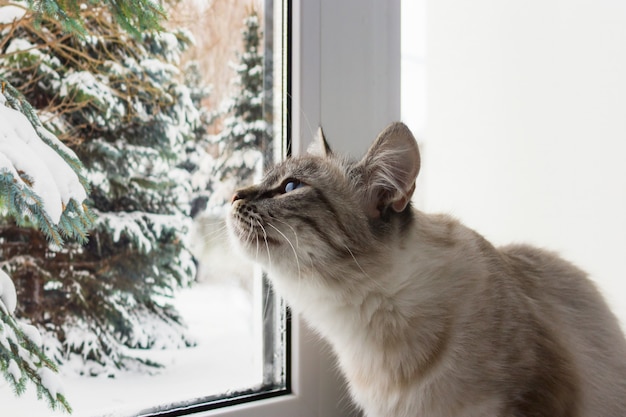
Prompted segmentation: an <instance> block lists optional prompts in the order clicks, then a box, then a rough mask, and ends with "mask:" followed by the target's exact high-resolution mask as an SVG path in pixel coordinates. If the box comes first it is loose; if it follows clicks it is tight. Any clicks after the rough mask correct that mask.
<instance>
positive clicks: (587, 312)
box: [228, 123, 626, 417]
mask: <svg viewBox="0 0 626 417" xmlns="http://www.w3.org/2000/svg"><path fill="white" fill-rule="evenodd" d="M318 149H321V150H322V152H321V153H319V154H318V155H311V156H307V157H304V158H300V159H293V160H288V161H286V162H285V163H283V164H280V165H279V166H277V167H276V168H275V169H274V170H272V171H271V172H270V173H268V175H267V176H266V178H265V180H264V181H263V182H262V183H261V184H260V185H258V186H255V187H251V188H248V189H245V190H240V191H239V192H238V193H237V194H236V195H235V197H234V198H233V210H232V213H231V216H230V217H229V219H228V223H229V228H230V231H231V235H232V237H233V241H234V242H235V243H236V246H237V247H238V248H239V249H240V250H241V251H242V253H243V254H244V255H245V256H247V257H249V258H251V259H253V260H255V261H257V262H260V263H261V264H263V265H264V267H265V268H266V269H267V270H268V273H269V276H270V278H271V280H272V282H273V284H274V286H275V288H276V290H277V291H278V293H279V294H281V295H283V296H284V297H285V299H286V300H287V301H288V303H289V304H290V305H291V306H292V308H293V309H294V310H295V311H297V312H299V313H301V314H302V315H303V316H304V317H305V318H306V320H308V321H309V322H310V324H311V325H312V326H313V327H314V328H315V329H317V330H318V331H319V333H320V334H321V335H322V336H323V337H324V338H326V339H327V340H328V341H329V342H330V343H331V345H332V346H333V348H334V350H335V352H336V354H337V358H338V361H339V365H340V367H341V369H342V371H343V372H344V373H345V375H346V377H347V380H348V382H349V385H350V391H351V394H352V397H353V399H354V401H355V403H356V404H358V405H359V406H360V407H361V408H362V409H363V410H364V411H365V414H366V415H367V416H368V417H461V416H462V417H505V416H519V417H522V416H524V417H531V416H537V417H539V416H545V417H548V416H550V417H556V416H563V417H565V416H567V417H618V416H625V415H626V342H625V341H624V336H623V334H622V332H621V330H620V327H619V324H618V323H617V320H616V318H615V317H614V316H613V315H612V313H611V312H610V311H609V309H608V307H607V306H606V303H605V302H604V301H603V299H602V297H601V296H600V294H599V292H598V291H597V290H596V289H595V287H594V285H593V284H592V283H591V282H590V281H589V280H588V279H587V277H586V274H585V273H584V272H582V271H581V270H579V269H578V268H576V267H574V266H573V265H571V264H570V263H568V262H566V261H564V260H562V259H560V258H559V257H557V256H556V255H554V254H552V253H549V252H546V251H542V250H538V249H535V248H532V247H527V246H509V247H504V248H495V247H493V246H492V245H491V244H490V243H489V242H487V241H486V240H485V239H484V238H483V237H482V236H480V235H479V234H477V233H476V232H474V231H473V230H470V229H468V228H466V227H464V226H463V225H461V224H460V223H459V222H457V221H456V220H454V219H452V218H450V217H448V216H444V215H427V214H424V213H421V212H419V211H417V210H415V209H414V208H412V207H411V206H410V204H409V203H408V201H409V200H410V196H411V194H412V193H413V190H414V187H415V177H416V175H417V173H418V171H419V163H420V159H419V152H418V150H417V146H416V145H415V140H414V138H413V136H412V135H411V133H410V132H409V130H408V129H407V128H406V127H405V126H404V125H402V124H399V123H396V124H393V125H391V126H390V127H389V128H387V129H386V130H385V131H383V132H382V133H381V135H380V136H379V138H378V139H377V141H376V142H375V143H374V145H372V148H371V149H370V151H369V152H368V154H367V155H366V156H365V157H364V158H363V159H362V160H361V161H359V162H350V161H347V160H345V159H342V158H338V157H336V156H334V155H332V154H330V153H329V151H328V147H327V146H321V147H318ZM290 180H297V181H298V184H299V186H298V188H296V189H294V190H293V191H289V192H286V191H285V184H286V183H287V182H289V181H290Z"/></svg>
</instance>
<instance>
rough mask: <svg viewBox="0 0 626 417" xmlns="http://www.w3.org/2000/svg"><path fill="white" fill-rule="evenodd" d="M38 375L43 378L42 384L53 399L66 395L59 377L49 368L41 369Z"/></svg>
mask: <svg viewBox="0 0 626 417" xmlns="http://www.w3.org/2000/svg"><path fill="white" fill-rule="evenodd" d="M37 373H38V374H39V377H40V378H41V384H42V385H43V386H44V387H46V389H47V390H48V392H50V395H51V396H52V397H53V398H56V396H57V394H61V395H65V392H64V390H63V385H62V384H61V379H60V378H59V375H57V374H55V373H54V372H53V371H52V370H51V369H49V368H39V370H38V371H37Z"/></svg>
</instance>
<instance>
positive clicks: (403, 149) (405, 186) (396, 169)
mask: <svg viewBox="0 0 626 417" xmlns="http://www.w3.org/2000/svg"><path fill="white" fill-rule="evenodd" d="M359 165H361V166H362V169H363V175H364V181H365V185H366V187H367V193H366V196H365V204H366V209H367V212H368V214H369V215H370V216H371V217H378V216H380V214H381V212H382V211H383V210H384V209H386V208H389V207H390V208H392V209H393V210H394V211H397V212H401V211H403V210H404V209H405V208H406V206H407V205H408V204H409V201H410V200H411V197H412V196H413V192H414V191H415V179H416V177H417V174H418V173H419V170H420V153H419V149H418V147H417V142H416V141H415V138H414V137H413V134H412V133H411V131H410V130H409V128H408V127H407V126H406V125H405V124H404V123H400V122H396V123H392V124H391V125H389V126H387V127H386V128H385V129H384V130H383V131H382V132H381V133H380V134H379V135H378V138H376V141H374V143H373V144H372V146H371V147H370V148H369V150H368V151H367V154H366V155H365V156H364V157H363V159H362V160H361V162H359Z"/></svg>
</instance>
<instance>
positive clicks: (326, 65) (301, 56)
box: [193, 0, 400, 417]
mask: <svg viewBox="0 0 626 417" xmlns="http://www.w3.org/2000/svg"><path fill="white" fill-rule="evenodd" d="M276 6H278V4H277V5H276ZM291 11H292V16H291V19H292V38H291V45H292V49H291V57H292V63H291V83H292V90H291V91H292V107H291V137H292V152H293V154H295V155H297V154H300V153H302V152H303V151H304V150H306V148H307V146H308V144H309V143H310V141H311V139H312V137H313V134H314V132H315V131H316V130H317V127H318V126H323V128H324V133H325V135H326V138H327V139H328V141H329V142H330V144H331V147H333V148H334V149H335V150H336V151H337V152H341V153H348V154H351V155H353V156H354V157H358V156H360V155H362V154H363V153H364V152H365V150H366V149H367V147H368V146H369V144H371V142H372V141H373V140H374V138H375V137H376V134H377V133H378V132H379V131H381V130H382V129H383V128H384V127H385V126H386V125H387V124H388V123H390V122H392V121H395V120H399V118H400V0H342V1H336V0H292V3H291ZM291 326H292V327H291V338H292V340H291V342H292V344H291V373H292V374H291V393H290V394H287V395H283V396H279V397H274V398H268V399H264V400H259V401H254V402H250V403H245V404H238V405H234V406H229V407H225V408H220V409H216V410H210V411H204V412H199V413H195V414H193V416H197V417H201V416H202V417H204V416H207V417H208V416H212V417H222V416H223V417H249V416H254V417H335V416H336V417H339V416H344V417H345V416H352V415H354V416H356V415H358V413H357V412H356V411H355V410H354V407H352V406H351V405H350V403H349V400H348V397H347V395H346V391H345V386H344V385H345V384H344V383H343V382H342V379H341V377H340V376H339V373H338V371H337V370H336V365H335V362H334V359H333V357H332V353H331V350H330V348H329V347H328V345H326V344H325V343H324V342H322V341H320V340H319V338H318V337H317V336H316V335H315V334H314V332H313V331H312V330H311V329H310V328H309V327H307V325H306V324H305V323H304V322H303V320H302V319H301V318H300V317H299V316H296V315H294V317H293V319H292V324H291Z"/></svg>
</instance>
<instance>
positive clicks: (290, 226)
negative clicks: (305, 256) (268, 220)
mask: <svg viewBox="0 0 626 417" xmlns="http://www.w3.org/2000/svg"><path fill="white" fill-rule="evenodd" d="M275 220H278V221H279V222H281V223H282V224H284V225H286V226H287V227H289V228H290V229H291V231H292V232H293V235H294V236H295V238H296V248H298V249H299V248H300V243H299V242H298V233H296V229H294V227H293V226H292V225H290V224H289V223H287V222H286V221H284V220H280V219H275ZM277 230H278V229H277Z"/></svg>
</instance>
